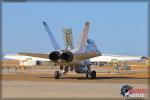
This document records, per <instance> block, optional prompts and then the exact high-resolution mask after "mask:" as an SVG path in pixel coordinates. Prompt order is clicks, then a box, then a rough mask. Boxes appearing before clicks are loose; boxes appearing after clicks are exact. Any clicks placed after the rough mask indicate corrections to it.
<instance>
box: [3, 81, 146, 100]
mask: <svg viewBox="0 0 150 100" xmlns="http://www.w3.org/2000/svg"><path fill="white" fill-rule="evenodd" d="M120 81H121V80H120ZM123 85H124V84H120V83H80V82H60V81H59V82H57V81H55V82H33V81H3V82H2V86H3V88H2V98H108V97H109V98H123V97H122V96H121V95H120V88H121V86H123ZM130 85H131V86H133V87H134V88H142V89H147V88H148V86H147V85H146V84H135V83H134V84H133V83H132V84H130ZM145 97H147V96H145Z"/></svg>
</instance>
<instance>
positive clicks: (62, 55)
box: [61, 51, 73, 62]
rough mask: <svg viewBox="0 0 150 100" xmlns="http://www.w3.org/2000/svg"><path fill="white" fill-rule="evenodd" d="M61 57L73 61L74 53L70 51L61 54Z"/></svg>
mask: <svg viewBox="0 0 150 100" xmlns="http://www.w3.org/2000/svg"><path fill="white" fill-rule="evenodd" d="M61 59H62V60H64V61H66V62H71V61H72V60H73V54H72V52H70V51H67V52H64V53H62V54H61Z"/></svg>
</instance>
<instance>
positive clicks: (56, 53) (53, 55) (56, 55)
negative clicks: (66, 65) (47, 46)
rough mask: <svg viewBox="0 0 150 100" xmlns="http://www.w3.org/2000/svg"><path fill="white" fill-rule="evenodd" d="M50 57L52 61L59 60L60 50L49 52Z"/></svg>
mask: <svg viewBox="0 0 150 100" xmlns="http://www.w3.org/2000/svg"><path fill="white" fill-rule="evenodd" d="M49 59H50V60H51V61H58V60H59V59H60V52H59V51H53V52H51V53H50V54H49Z"/></svg>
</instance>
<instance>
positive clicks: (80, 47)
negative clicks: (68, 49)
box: [77, 22, 90, 52]
mask: <svg viewBox="0 0 150 100" xmlns="http://www.w3.org/2000/svg"><path fill="white" fill-rule="evenodd" d="M89 25H90V23H89V22H86V23H85V26H84V29H83V32H82V33H81V37H80V40H79V43H78V45H77V48H78V50H79V52H84V51H85V50H86V45H87V39H88V32H89Z"/></svg>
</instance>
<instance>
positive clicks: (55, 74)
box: [54, 71, 60, 79]
mask: <svg viewBox="0 0 150 100" xmlns="http://www.w3.org/2000/svg"><path fill="white" fill-rule="evenodd" d="M59 76H60V73H59V71H55V73H54V77H55V79H59Z"/></svg>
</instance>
